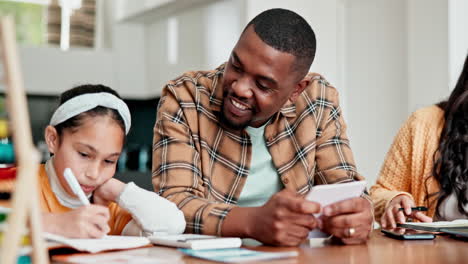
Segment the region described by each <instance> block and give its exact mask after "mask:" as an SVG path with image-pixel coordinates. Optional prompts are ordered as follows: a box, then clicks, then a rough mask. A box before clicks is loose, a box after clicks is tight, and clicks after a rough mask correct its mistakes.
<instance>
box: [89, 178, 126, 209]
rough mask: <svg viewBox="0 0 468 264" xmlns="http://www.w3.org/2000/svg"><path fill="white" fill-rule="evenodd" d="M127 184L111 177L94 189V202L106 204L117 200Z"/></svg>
mask: <svg viewBox="0 0 468 264" xmlns="http://www.w3.org/2000/svg"><path fill="white" fill-rule="evenodd" d="M125 185H126V184H125V183H123V182H121V181H119V180H117V179H114V178H110V179H109V180H108V181H106V182H104V183H103V184H102V185H101V186H99V187H98V188H97V189H96V190H95V191H94V193H93V202H94V203H95V204H100V205H105V206H107V205H108V204H109V203H110V202H117V198H118V197H119V195H120V194H121V193H122V192H123V190H124V188H125Z"/></svg>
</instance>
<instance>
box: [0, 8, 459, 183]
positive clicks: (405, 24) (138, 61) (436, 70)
mask: <svg viewBox="0 0 468 264" xmlns="http://www.w3.org/2000/svg"><path fill="white" fill-rule="evenodd" d="M77 1H78V3H79V6H78V8H75V9H73V8H72V9H71V10H72V13H71V14H72V15H71V17H70V20H69V22H70V32H69V47H68V46H63V45H61V44H60V39H61V37H63V36H62V35H61V34H62V33H61V25H62V23H64V22H63V21H64V18H63V15H62V12H63V1H60V0H56V1H54V0H0V15H6V14H13V15H14V16H15V20H16V25H17V39H18V42H19V52H20V56H21V66H22V70H23V76H24V83H25V89H26V91H27V93H28V103H29V107H30V114H31V123H32V129H33V134H34V141H35V143H36V144H37V145H38V147H39V149H40V150H41V151H42V152H43V153H44V157H45V158H47V157H48V156H47V148H46V147H45V144H44V142H43V130H44V128H45V126H46V125H47V124H48V122H49V119H50V116H51V115H52V113H53V111H54V109H55V108H56V107H57V104H58V101H57V96H58V94H60V93H61V92H63V91H65V90H67V89H69V88H71V87H73V86H76V85H79V84H85V83H102V84H104V85H108V86H110V87H112V88H114V89H115V90H117V91H118V92H119V93H120V95H121V96H122V97H123V98H124V99H125V101H126V102H127V103H128V104H129V106H130V110H131V112H132V118H133V124H132V125H133V127H132V130H131V133H130V134H129V137H128V140H127V144H126V146H125V150H124V152H123V155H122V157H121V159H120V161H119V164H118V174H117V177H118V178H120V179H122V180H124V181H129V180H132V181H135V182H136V183H137V184H139V185H140V186H143V187H145V188H148V189H151V188H152V187H151V172H150V170H151V164H150V163H151V144H152V128H153V125H154V120H155V115H156V107H157V102H158V99H159V96H160V93H161V90H162V87H163V86H164V84H165V83H166V82H167V81H168V80H171V79H174V78H175V77H177V76H179V75H180V74H181V73H183V72H185V71H189V70H209V69H213V68H215V67H217V66H218V65H220V64H222V63H223V62H225V61H226V60H227V59H228V57H229V54H230V52H231V50H232V48H233V47H234V45H235V43H236V41H237V39H238V37H239V35H240V33H241V32H242V30H243V28H244V26H245V25H246V24H247V23H248V21H250V20H251V19H252V18H253V17H254V16H255V15H257V14H258V13H260V12H261V11H263V10H266V9H270V8H274V7H282V8H287V9H291V10H293V11H296V12H297V13H299V14H300V15H302V16H303V17H304V18H305V19H306V20H307V21H308V22H309V23H310V24H311V26H312V28H313V29H314V31H315V33H316V37H317V55H316V59H315V61H314V63H313V65H312V67H311V71H313V72H318V73H320V74H322V75H324V76H325V78H327V79H328V81H329V82H330V83H331V84H332V85H334V86H335V87H336V88H337V89H338V91H339V92H340V100H341V105H342V108H343V109H344V117H345V119H346V121H347V123H348V134H349V137H350V140H351V146H352V149H353V152H354V155H355V158H356V163H357V166H358V170H359V172H360V173H361V174H363V175H364V176H365V177H366V178H367V179H368V182H369V185H372V184H373V183H374V182H375V180H376V178H377V177H378V173H379V169H380V166H381V164H382V162H383V160H384V157H385V154H386V152H387V150H388V148H389V147H390V144H391V142H392V140H393V137H394V136H395V135H396V133H397V131H398V129H399V127H400V126H401V125H402V123H403V122H404V120H405V119H406V118H407V117H408V116H409V114H410V113H411V112H413V111H415V110H416V109H418V108H420V107H423V106H427V105H430V104H434V103H437V102H439V101H440V100H442V99H444V98H446V97H447V96H448V95H449V93H450V91H451V89H452V88H453V87H454V85H455V82H456V79H457V77H458V75H459V73H460V70H461V66H462V63H463V61H464V58H465V57H466V53H467V52H468V34H467V28H468V16H467V15H466V14H467V11H468V0H288V1H280V0H81V1H79V0H69V1H68V2H69V3H71V4H72V5H73V4H76V3H77ZM66 2H67V1H66ZM0 72H1V69H0ZM4 90H5V88H4V87H3V86H1V85H0V95H3V94H4Z"/></svg>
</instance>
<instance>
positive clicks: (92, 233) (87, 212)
mask: <svg viewBox="0 0 468 264" xmlns="http://www.w3.org/2000/svg"><path fill="white" fill-rule="evenodd" d="M42 221H43V226H44V230H45V231H46V232H49V233H53V234H57V235H61V236H65V237H69V238H101V237H103V236H104V235H106V234H107V233H108V232H109V231H110V228H109V225H108V224H107V222H108V221H109V209H108V208H107V207H104V206H101V205H94V204H91V205H86V206H82V207H79V208H76V209H74V210H72V211H69V212H66V213H43V215H42Z"/></svg>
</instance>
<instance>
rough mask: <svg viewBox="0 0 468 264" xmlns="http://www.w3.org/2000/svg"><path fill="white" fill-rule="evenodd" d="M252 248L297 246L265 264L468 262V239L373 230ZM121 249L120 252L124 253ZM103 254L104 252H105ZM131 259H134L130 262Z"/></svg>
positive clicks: (174, 255) (152, 251)
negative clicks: (359, 236)
mask: <svg viewBox="0 0 468 264" xmlns="http://www.w3.org/2000/svg"><path fill="white" fill-rule="evenodd" d="M247 248H249V249H253V250H260V251H267V252H279V251H291V250H296V251H298V253H299V256H298V257H297V258H287V259H280V260H268V261H263V262H258V263H268V264H305V263H307V264H313V263H327V264H333V263H352V264H354V263H356V264H363V263H382V264H386V263H391V264H403V263H425V264H431V263H434V264H435V263H468V241H466V240H465V241H464V240H458V239H454V238H451V237H449V236H437V237H436V239H434V240H413V241H411V240H405V241H402V240H396V239H392V238H388V237H386V236H385V235H383V234H382V233H381V232H380V230H374V231H373V232H372V234H371V236H370V239H369V241H368V242H367V243H366V244H361V245H333V244H331V245H330V244H328V245H321V246H315V247H310V246H309V245H306V244H303V245H301V246H299V247H267V246H257V247H247ZM123 252H124V251H121V252H120V253H123ZM126 252H127V253H128V254H130V255H135V256H145V257H148V258H153V259H154V263H176V264H177V263H181V264H213V263H215V262H212V261H206V260H202V259H197V258H193V257H189V256H185V255H183V254H182V253H181V252H179V251H177V250H176V249H174V248H169V247H159V246H155V247H149V248H141V249H135V250H130V251H126ZM104 254H106V253H104ZM132 263H133V262H132Z"/></svg>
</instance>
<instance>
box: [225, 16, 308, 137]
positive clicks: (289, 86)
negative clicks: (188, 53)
mask: <svg viewBox="0 0 468 264" xmlns="http://www.w3.org/2000/svg"><path fill="white" fill-rule="evenodd" d="M295 60H296V58H295V56H294V55H292V54H289V53H286V52H281V51H278V50H276V49H274V48H273V47H270V46H269V45H267V44H266V43H264V42H263V41H262V40H261V39H260V38H259V36H258V35H257V34H256V33H255V30H254V28H253V26H252V25H251V26H249V27H248V28H247V29H246V30H245V31H244V33H242V35H241V37H240V39H239V41H238V42H237V44H236V46H235V47H234V49H233V51H232V53H231V57H230V58H229V61H228V63H227V65H226V69H225V72H224V80H223V93H224V100H223V107H222V118H223V121H224V123H225V124H226V125H227V126H229V127H232V128H235V129H241V128H244V127H246V126H253V127H259V126H261V125H263V124H264V123H265V122H267V121H268V119H270V117H271V116H273V115H274V114H275V113H277V112H278V111H279V110H280V109H281V107H282V106H283V105H284V104H285V103H286V101H287V100H288V99H291V96H292V95H293V94H294V92H295V91H296V90H297V89H300V88H299V86H300V84H299V82H300V81H301V77H302V76H299V74H298V73H297V72H296V71H295V67H294V63H295ZM301 91H302V90H301Z"/></svg>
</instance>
